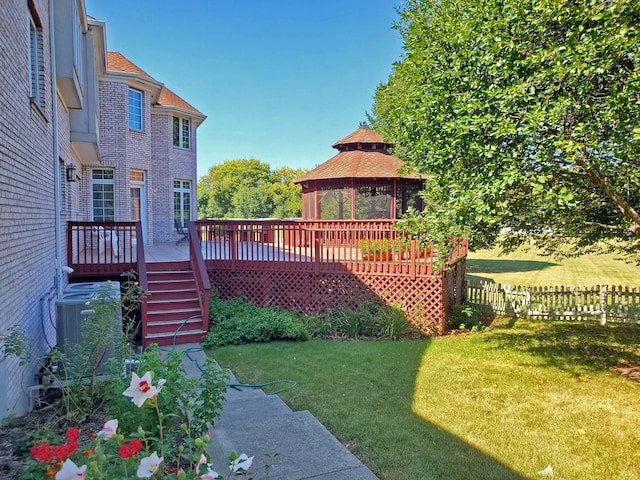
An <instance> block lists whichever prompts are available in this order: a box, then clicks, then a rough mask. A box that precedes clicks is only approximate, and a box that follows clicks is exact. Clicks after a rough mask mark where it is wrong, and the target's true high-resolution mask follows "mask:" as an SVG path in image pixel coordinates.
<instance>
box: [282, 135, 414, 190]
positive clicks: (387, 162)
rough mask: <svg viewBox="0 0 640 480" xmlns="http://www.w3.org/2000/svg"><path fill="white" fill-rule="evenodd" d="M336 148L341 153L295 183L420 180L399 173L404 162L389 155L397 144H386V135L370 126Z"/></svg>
mask: <svg viewBox="0 0 640 480" xmlns="http://www.w3.org/2000/svg"><path fill="white" fill-rule="evenodd" d="M332 146H333V148H335V149H336V150H338V151H339V153H338V154H337V155H335V156H334V157H332V158H330V159H329V160H327V161H326V162H324V163H323V164H322V165H319V166H318V167H316V168H314V169H313V170H311V171H310V172H307V173H306V174H305V175H303V176H302V177H300V178H299V179H297V180H296V182H295V183H302V182H308V181H309V180H330V179H338V178H411V179H417V178H419V177H418V176H417V175H415V174H412V173H409V174H400V173H398V170H399V169H400V168H401V167H402V166H404V162H403V161H402V160H400V159H399V158H398V157H395V156H393V155H391V154H390V153H389V152H388V150H387V149H388V148H389V147H392V146H393V143H392V142H385V141H384V140H383V138H382V135H380V134H379V133H378V132H376V131H375V130H372V129H371V128H370V127H368V126H367V125H364V124H363V125H361V126H360V128H358V129H357V130H356V131H355V132H353V133H351V134H350V135H347V136H346V137H344V138H343V139H342V140H339V141H337V142H336V143H334V144H333V145H332Z"/></svg>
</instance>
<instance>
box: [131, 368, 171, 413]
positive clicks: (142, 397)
mask: <svg viewBox="0 0 640 480" xmlns="http://www.w3.org/2000/svg"><path fill="white" fill-rule="evenodd" d="M165 382H166V380H164V379H160V380H159V381H158V387H154V386H153V385H152V384H151V372H147V373H145V374H144V375H143V376H142V378H140V377H138V375H137V374H136V373H135V372H133V374H132V376H131V384H130V385H129V388H127V389H126V390H125V391H124V393H123V395H124V396H126V397H131V401H132V402H133V403H135V404H136V406H137V407H141V406H142V405H143V404H144V402H146V401H147V400H150V399H154V398H156V396H157V395H158V392H160V389H161V388H162V385H164V384H165Z"/></svg>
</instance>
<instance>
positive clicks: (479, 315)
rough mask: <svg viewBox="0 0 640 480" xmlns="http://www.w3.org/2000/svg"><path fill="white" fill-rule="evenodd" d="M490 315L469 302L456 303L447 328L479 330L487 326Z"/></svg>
mask: <svg viewBox="0 0 640 480" xmlns="http://www.w3.org/2000/svg"><path fill="white" fill-rule="evenodd" d="M488 321H489V316H488V315H486V314H485V313H484V312H483V310H482V309H480V308H477V307H472V306H471V305H468V304H462V305H454V306H453V307H452V309H451V314H450V315H449V316H448V317H447V329H449V330H465V331H469V332H478V331H482V330H484V329H485V328H487V324H488Z"/></svg>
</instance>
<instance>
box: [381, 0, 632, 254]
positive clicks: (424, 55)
mask: <svg viewBox="0 0 640 480" xmlns="http://www.w3.org/2000/svg"><path fill="white" fill-rule="evenodd" d="M399 13H400V22H399V23H398V25H397V27H398V29H399V31H400V32H401V35H402V37H403V40H404V48H405V55H404V56H403V58H402V59H401V60H400V61H399V62H398V63H397V64H396V65H395V66H394V69H393V71H392V73H391V75H390V77H389V81H388V82H387V83H386V84H384V85H381V86H379V87H378V90H377V91H376V96H375V105H374V108H373V116H372V121H373V123H374V125H375V127H376V129H377V130H378V131H380V132H381V133H382V134H383V135H385V136H386V137H388V138H390V139H392V140H393V141H394V142H395V144H396V154H397V155H398V156H400V157H401V158H403V159H404V160H405V161H406V162H407V163H408V164H409V165H411V166H414V167H415V168H416V169H417V170H418V171H419V172H421V173H423V174H424V176H425V179H426V188H425V192H424V196H425V205H426V211H425V212H424V213H423V214H422V215H417V214H416V215H413V216H410V217H409V218H408V219H407V220H406V221H405V226H406V228H408V229H409V230H411V231H414V232H415V233H422V234H423V235H425V236H428V237H432V238H434V239H435V240H442V239H444V238H447V237H449V236H451V235H463V236H467V237H469V238H470V239H471V240H472V246H473V245H475V246H482V245H487V244H491V243H493V242H494V241H496V239H498V241H499V242H500V243H501V244H502V246H503V247H506V248H507V249H508V248H510V247H514V246H516V245H520V244H522V243H525V242H529V241H532V240H533V241H534V243H537V244H538V245H539V246H541V247H543V248H544V249H546V251H547V252H548V253H556V252H559V251H560V252H564V253H570V254H577V253H585V252H588V251H594V250H596V249H605V250H609V251H618V252H622V253H627V254H631V255H632V256H635V259H636V260H637V259H638V258H639V254H640V213H639V210H640V189H639V187H640V46H639V43H640V42H639V40H640V36H639V33H640V2H639V1H638V0H406V1H405V2H404V6H403V7H402V8H401V9H400V11H399ZM501 230H502V231H506V232H507V233H506V234H505V235H500V236H498V232H500V231H501Z"/></svg>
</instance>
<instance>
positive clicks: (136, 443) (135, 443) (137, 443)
mask: <svg viewBox="0 0 640 480" xmlns="http://www.w3.org/2000/svg"><path fill="white" fill-rule="evenodd" d="M129 445H130V446H131V449H132V450H133V451H134V453H138V452H139V451H140V450H142V441H141V440H140V439H139V438H134V439H133V440H131V441H130V442H129Z"/></svg>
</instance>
